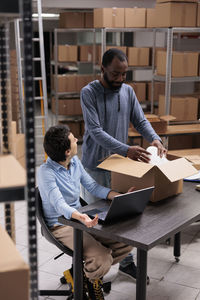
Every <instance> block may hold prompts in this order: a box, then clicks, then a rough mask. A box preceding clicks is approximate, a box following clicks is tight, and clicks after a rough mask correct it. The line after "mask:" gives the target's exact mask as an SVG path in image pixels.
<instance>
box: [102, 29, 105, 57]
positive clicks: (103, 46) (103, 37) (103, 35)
mask: <svg viewBox="0 0 200 300" xmlns="http://www.w3.org/2000/svg"><path fill="white" fill-rule="evenodd" d="M105 51H106V29H105V28H102V29H101V56H102V57H103V54H104V52H105Z"/></svg>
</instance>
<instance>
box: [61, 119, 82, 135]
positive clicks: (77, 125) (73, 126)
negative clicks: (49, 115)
mask: <svg viewBox="0 0 200 300" xmlns="http://www.w3.org/2000/svg"><path fill="white" fill-rule="evenodd" d="M59 123H60V124H65V125H68V126H69V128H70V131H71V132H72V133H73V135H74V136H75V137H76V138H80V137H81V122H80V121H59Z"/></svg>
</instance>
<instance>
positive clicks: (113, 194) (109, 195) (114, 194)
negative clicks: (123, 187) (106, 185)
mask: <svg viewBox="0 0 200 300" xmlns="http://www.w3.org/2000/svg"><path fill="white" fill-rule="evenodd" d="M118 195H121V194H120V193H118V192H115V191H110V192H109V193H108V196H107V199H109V200H113V199H114V197H115V196H118Z"/></svg>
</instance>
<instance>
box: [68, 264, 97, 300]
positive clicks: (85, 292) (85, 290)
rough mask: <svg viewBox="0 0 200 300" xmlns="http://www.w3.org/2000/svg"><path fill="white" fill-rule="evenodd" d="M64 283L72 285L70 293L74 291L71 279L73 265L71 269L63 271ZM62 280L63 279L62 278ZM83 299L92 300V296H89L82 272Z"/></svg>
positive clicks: (85, 279)
mask: <svg viewBox="0 0 200 300" xmlns="http://www.w3.org/2000/svg"><path fill="white" fill-rule="evenodd" d="M63 274H64V276H63V277H64V279H65V283H68V284H70V285H71V287H72V293H74V279H73V265H72V267H71V269H68V270H66V271H64V272H63ZM63 281H64V280H63ZM83 300H92V298H90V297H89V292H88V287H87V278H86V276H85V274H83Z"/></svg>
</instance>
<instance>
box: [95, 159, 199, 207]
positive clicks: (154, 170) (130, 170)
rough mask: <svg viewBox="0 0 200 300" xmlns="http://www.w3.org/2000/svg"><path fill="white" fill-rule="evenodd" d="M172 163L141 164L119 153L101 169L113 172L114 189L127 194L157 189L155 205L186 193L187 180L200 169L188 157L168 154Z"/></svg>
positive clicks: (102, 165)
mask: <svg viewBox="0 0 200 300" xmlns="http://www.w3.org/2000/svg"><path fill="white" fill-rule="evenodd" d="M167 159H168V160H169V162H167V163H164V164H162V165H159V166H153V165H151V164H147V163H143V162H138V161H134V160H131V159H129V158H127V157H123V156H120V155H117V154H114V155H111V156H110V157H109V158H107V159H106V160H104V161H103V162H102V163H101V164H100V165H99V166H98V167H99V168H101V169H104V170H109V171H111V186H112V189H114V190H115V191H118V192H123V193H125V192H127V190H128V189H129V188H130V187H132V186H135V187H136V188H137V189H141V188H146V187H149V186H155V190H154V192H153V195H152V197H151V201H152V202H157V201H159V200H162V199H165V198H167V197H169V196H172V195H176V194H180V193H181V192H182V186H183V180H182V179H183V178H185V177H187V176H190V175H193V174H195V173H197V170H196V169H195V168H194V167H193V166H192V165H191V164H190V163H189V162H188V161H187V160H186V159H184V158H177V157H175V156H171V155H167Z"/></svg>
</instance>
